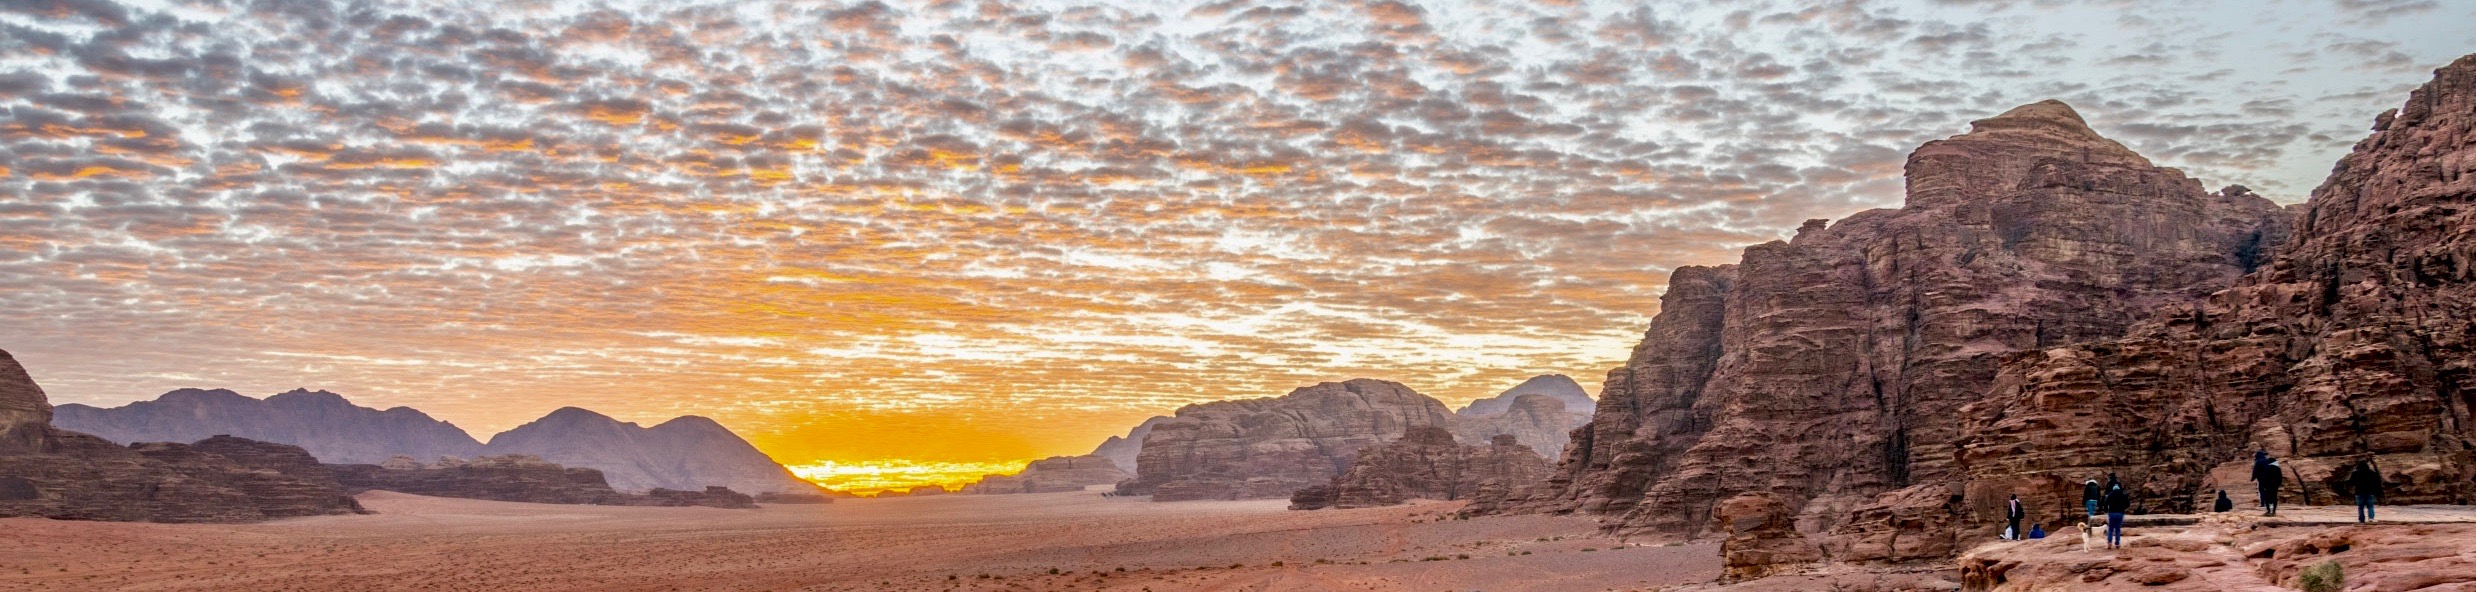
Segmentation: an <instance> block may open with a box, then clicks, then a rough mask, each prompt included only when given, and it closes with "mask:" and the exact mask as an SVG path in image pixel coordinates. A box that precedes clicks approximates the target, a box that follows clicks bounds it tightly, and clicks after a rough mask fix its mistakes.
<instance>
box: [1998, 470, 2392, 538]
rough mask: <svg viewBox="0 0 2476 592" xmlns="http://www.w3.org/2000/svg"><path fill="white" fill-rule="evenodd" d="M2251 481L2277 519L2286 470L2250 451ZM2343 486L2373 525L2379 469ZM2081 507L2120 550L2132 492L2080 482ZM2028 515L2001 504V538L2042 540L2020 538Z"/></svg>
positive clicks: (2227, 506)
mask: <svg viewBox="0 0 2476 592" xmlns="http://www.w3.org/2000/svg"><path fill="white" fill-rule="evenodd" d="M2252 480H2253V482H2254V483H2257V484H2259V485H2260V487H2261V509H2262V514H2261V515H2263V516H2276V515H2278V493H2279V489H2280V488H2281V487H2285V486H2286V483H2287V475H2286V467H2285V466H2284V465H2280V464H2279V462H2278V459H2276V458H2272V457H2270V453H2269V451H2268V450H2267V449H2263V450H2257V451H2254V452H2253V468H2252ZM2347 485H2348V489H2350V490H2351V491H2352V492H2353V493H2354V494H2355V496H2356V521H2357V522H2371V521H2373V519H2374V511H2373V506H2374V505H2375V504H2376V503H2378V502H2379V501H2380V500H2381V493H2382V478H2381V471H2380V469H2377V468H2374V467H2373V461H2372V460H2371V459H2366V460H2363V461H2360V462H2357V463H2356V464H2355V466H2354V468H2353V469H2352V470H2351V471H2350V472H2349V473H2348V475H2347ZM2081 506H2082V509H2083V510H2086V511H2087V512H2088V515H2089V516H2097V515H2099V514H2101V513H2103V514H2105V515H2106V548H2109V549H2120V548H2123V531H2124V514H2126V513H2130V512H2131V511H2132V492H2131V491H2130V490H2128V489H2125V488H2124V485H2123V481H2122V480H2121V479H2118V478H2116V476H2115V474H2114V473H2107V474H2106V484H2105V485H2099V484H2098V480H2096V479H2090V480H2087V481H2084V482H2082V483H2081ZM2211 509H2212V510H2215V511H2219V512H2226V511H2230V510H2233V509H2235V500H2232V499H2229V498H2228V497H2227V490H2224V489H2221V490H2218V500H2217V503H2215V504H2212V507H2211ZM2028 515H2029V513H2028V512H2027V510H2026V509H2024V508H2023V506H2022V504H2021V502H2020V495H2019V494H2013V495H2012V499H2011V500H2010V501H2009V502H2006V503H2005V508H2004V513H2003V517H2004V520H2005V522H2007V523H2009V525H2010V526H2009V527H2008V528H2006V529H2005V530H2004V531H2003V532H2004V538H2009V539H2014V540H2019V539H2023V538H2045V536H2044V535H2045V532H2044V529H2043V528H2039V529H2037V530H2034V531H2031V532H2030V533H2029V534H2028V535H2027V536H2022V535H2021V534H2020V533H2021V530H2020V523H2021V520H2022V519H2024V518H2027V517H2028Z"/></svg>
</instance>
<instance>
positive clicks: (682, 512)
mask: <svg viewBox="0 0 2476 592" xmlns="http://www.w3.org/2000/svg"><path fill="white" fill-rule="evenodd" d="M362 503H363V504H365V505H366V506H368V507H369V508H371V509H373V510H376V511H377V512H378V514H375V515H368V516H329V517H318V518H305V519H294V520H283V521H276V522H270V523H261V524H243V525H167V524H126V523H95V522H65V521H51V520H40V519H7V520H0V548H6V549H9V550H10V552H9V553H7V554H6V555H0V589H7V590H19V589H25V590H298V591H325V590H436V591H455V590H614V591H657V590H751V591H754V590H1126V591H1139V590H1147V589H1148V590H1153V591H1156V592H1167V591H1170V590H1254V591H1275V590H1334V591H1340V590H1353V591H1368V590H1429V591H1432V590H1448V589H1449V590H1491V591H1497V590H1594V591H1595V590H1609V589H1642V588H1651V587H1656V586H1660V585H1665V584H1674V583H1683V582H1693V581H1702V580H1708V579H1710V578H1712V577H1714V576H1716V575H1717V574H1718V572H1719V564H1718V558H1717V554H1716V552H1715V550H1714V549H1713V548H1712V547H1711V546H1708V545H1680V546H1662V545H1658V544H1650V543H1639V544H1636V543H1621V542H1619V541H1616V540H1614V539H1606V538H1600V537H1598V536H1596V535H1594V534H1592V533H1593V532H1594V529H1593V528H1592V525H1591V523H1590V522H1589V521H1588V520H1586V519H1580V518H1569V517H1546V516H1518V517H1497V518H1481V519H1472V520H1452V519H1450V518H1449V517H1447V516H1446V514H1447V513H1449V511H1450V510H1451V509H1453V508H1455V507H1456V506H1455V505H1454V504H1446V503H1430V504H1414V505H1410V506H1400V507H1389V508H1370V509H1361V510H1328V511H1318V512H1291V511H1285V510H1283V509H1282V507H1283V505H1284V504H1286V503H1287V502H1286V501H1280V500H1262V501H1244V502H1184V503H1148V502H1145V501H1142V500H1140V499H1134V498H1103V497H1100V496H1099V495H1098V494H1096V493H1091V492H1078V493H1051V494H1029V495H1008V496H938V497H927V498H889V499H864V500H843V501H839V502H836V503H833V504H828V505H815V506H768V507H765V508H763V509H759V510H753V511H751V510H721V509H710V508H636V507H604V506H566V505H540V504H521V503H505V502H485V501H473V500H459V499H444V498H429V497H420V496H412V495H403V494H396V493H388V492H373V493H370V494H366V495H364V496H363V497H362ZM1052 570H1055V573H1052Z"/></svg>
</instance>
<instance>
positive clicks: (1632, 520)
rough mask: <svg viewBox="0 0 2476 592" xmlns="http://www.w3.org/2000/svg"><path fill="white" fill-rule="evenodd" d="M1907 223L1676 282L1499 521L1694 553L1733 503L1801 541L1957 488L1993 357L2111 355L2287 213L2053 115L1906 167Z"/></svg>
mask: <svg viewBox="0 0 2476 592" xmlns="http://www.w3.org/2000/svg"><path fill="white" fill-rule="evenodd" d="M1907 176H1908V200H1907V203H1906V204H1905V205H1904V206H1903V207H1901V208H1900V209H1897V210H1872V211H1867V212H1861V213H1858V214H1856V215H1853V216H1850V217H1848V218H1846V219H1843V220H1841V221H1839V222H1837V223H1832V224H1825V223H1824V222H1823V221H1821V220H1815V221H1810V222H1808V223H1807V224H1806V225H1804V226H1803V227H1802V228H1800V229H1799V230H1798V231H1797V233H1796V236H1795V238H1793V239H1790V240H1787V241H1774V242H1771V243H1766V244H1762V245H1756V246H1753V247H1750V248H1748V249H1746V252H1745V254H1744V257H1743V259H1742V260H1741V261H1740V262H1739V263H1738V264H1736V265H1731V266H1720V267H1686V268H1680V269H1678V270H1677V271H1676V272H1675V273H1674V274H1673V276H1672V277H1671V279H1670V285H1669V290H1668V292H1667V294H1666V295H1665V296H1663V298H1662V306H1661V310H1660V313H1659V315H1658V316H1656V317H1655V318H1654V319H1653V320H1652V322H1651V326H1650V328H1649V330H1648V331H1646V333H1645V335H1644V339H1643V341H1642V343H1641V345H1640V346H1638V347H1636V348H1635V350H1634V352H1633V355H1632V356H1631V357H1630V358H1629V359H1628V361H1627V362H1626V364H1625V365H1624V366H1623V367H1620V368H1617V369H1615V370H1613V371H1611V372H1610V373H1609V375H1608V380H1607V383H1606V385H1605V386H1604V387H1603V388H1602V390H1601V396H1600V399H1599V401H1598V407H1597V409H1596V411H1595V413H1594V415H1593V418H1592V420H1591V423H1590V425H1588V426H1585V427H1584V428H1582V429H1580V430H1577V431H1576V432H1575V436H1574V437H1575V438H1576V441H1575V442H1574V443H1573V444H1572V445H1570V446H1568V447H1567V451H1566V454H1565V456H1564V458H1563V461H1562V462H1561V464H1560V466H1559V468H1558V472H1557V473H1556V474H1555V475H1553V476H1552V477H1551V478H1550V479H1549V480H1548V481H1547V482H1546V483H1544V484H1542V485H1540V486H1538V487H1535V488H1532V489H1530V490H1527V491H1525V492H1524V493H1523V494H1521V495H1517V496H1514V497H1512V498H1511V499H1507V500H1501V501H1497V502H1492V503H1489V504H1483V505H1481V506H1480V507H1481V508H1483V509H1485V510H1492V511H1538V512H1585V513H1591V514H1602V515H1608V516H1610V517H1611V521H1610V528H1611V530H1614V531H1618V532H1624V533H1635V532H1667V533H1693V532H1699V531H1703V530H1704V529H1707V528H1709V527H1710V526H1711V525H1712V524H1714V523H1715V521H1714V519H1713V518H1714V513H1715V511H1716V510H1717V509H1718V506H1719V505H1720V502H1721V501H1722V500H1724V499H1727V498H1729V497H1730V496H1733V495H1735V494H1737V493H1741V492H1748V491H1761V492H1767V493H1771V494H1774V495H1776V496H1778V498H1779V501H1780V502H1781V503H1782V504H1784V505H1785V506H1786V507H1788V508H1790V509H1791V510H1792V512H1793V514H1794V515H1795V516H1796V521H1797V525H1798V528H1799V529H1800V530H1802V531H1806V532H1819V531H1823V530H1826V529H1830V528H1833V527H1836V526H1839V525H1840V523H1841V522H1844V521H1846V520H1848V517H1849V516H1850V515H1851V513H1852V511H1854V510H1855V509H1856V508H1858V507H1859V506H1863V505H1867V504H1870V503H1872V502H1874V501H1875V499H1876V496H1877V495H1879V494H1883V493H1885V492H1891V491H1895V490H1901V489H1903V488H1909V487H1913V486H1920V485H1924V484H1940V483H1949V482H1951V481H1952V480H1953V479H1955V478H1956V477H1958V476H1959V475H1960V474H1962V470H1963V467H1962V466H1961V465H1960V463H1959V450H1960V442H1961V439H1962V431H1961V430H1962V424H1963V421H1962V419H1961V418H1962V413H1961V411H1962V408H1963V407H1964V406H1965V405H1967V404H1968V403H1970V402H1972V401H1976V400H1978V399H1980V398H1982V397H1984V396H1985V393H1986V392H1987V390H1988V388H1989V387H1990V386H1992V385H1993V384H1994V383H1995V378H1996V374H1997V372H1998V371H1999V369H2000V368H2001V366H2002V362H2003V360H2004V359H2005V358H2006V356H2009V355H2013V354H2017V353H2019V352H2024V351H2035V350H2040V349H2044V348H2051V347H2056V346H2062V345H2070V344H2076V343H2086V342H2092V341H2099V340H2108V339H2114V338H2117V337H2120V336H2122V335H2123V334H2124V333H2125V332H2126V331H2127V330H2128V328H2130V327H2131V326H2132V325H2133V324H2134V323H2135V322H2137V321H2138V320H2139V319H2141V318H2143V317H2144V316H2145V315H2146V314H2148V313H2149V312H2150V311H2153V310H2156V309H2159V308H2164V307H2177V306H2182V305H2183V304H2184V303H2187V302H2190V301H2191V300H2192V299H2194V298H2196V297H2198V296H2200V295H2203V294H2207V293H2209V292H2210V291H2212V290H2214V289H2217V288H2220V287H2224V286H2226V285H2229V284H2230V283H2232V282H2233V281H2234V279H2235V278H2237V277H2239V276H2241V275H2243V274H2245V273H2247V272H2250V271H2253V270H2255V269H2256V268H2258V267H2260V266H2261V265H2262V264H2263V263H2264V262H2265V261H2266V260H2267V250H2268V249H2269V248H2270V247H2272V246H2275V245H2277V244H2279V243H2280V242H2282V241H2283V240H2284V239H2285V237H2286V236H2287V234H2288V233H2289V231H2290V222H2289V220H2290V218H2289V216H2287V215H2286V214H2285V213H2284V212H2283V211H2282V210H2281V209H2280V208H2279V207H2278V206H2276V205H2275V204H2272V203H2270V202H2269V201H2268V200H2266V199H2263V198H2261V197H2258V196H2255V195H2252V194H2251V193H2249V192H2247V191H2242V190H2240V189H2235V188H2230V189H2229V190H2227V191H2222V192H2217V193H2212V192H2208V191H2204V190H2203V189H2202V188H2201V186H2200V184H2199V183H2198V182H2196V181H2193V180H2192V179H2189V178H2186V177H2185V176H2184V175H2183V174H2182V173H2180V172H2177V171H2175V170H2173V169H2166V168H2160V167H2157V166H2153V165H2152V164H2151V163H2150V162H2149V161H2148V160H2147V159H2144V158H2142V157H2141V156H2140V155H2137V154H2134V153H2133V152H2132V151H2131V150H2129V149H2126V148H2124V147H2123V146H2122V145H2120V144H2117V143H2115V142H2114V141H2111V140H2108V139H2106V138H2104V137H2101V136H2099V135H2098V134H2097V133H2096V132H2095V131H2092V130H2091V129H2090V128H2089V127H2088V126H2087V125H2086V124H2085V123H2084V122H2083V121H2082V120H2081V118H2080V116H2079V114H2077V113H2075V112H2074V111H2073V110H2072V109H2071V108H2070V107H2068V106H2065V105H2064V104H2062V103H2058V102H2053V101H2048V102H2041V103H2036V104H2031V105H2025V106H2022V107H2019V108H2016V109H2013V110H2011V111H2008V112H2005V113H2003V114H2001V115H1998V116H1995V117H1992V118H1988V119H1983V120H1979V121H1977V122H1974V123H1973V124H1972V129H1971V131H1970V132H1969V133H1967V134H1962V135H1959V136H1954V137H1952V138H1949V139H1945V140H1940V141H1935V142H1931V143H1928V144H1926V145H1925V146H1924V147H1921V148H1919V149H1918V150H1917V151H1916V152H1914V153H1912V154H1911V155H1910V157H1909V160H1908V168H1907Z"/></svg>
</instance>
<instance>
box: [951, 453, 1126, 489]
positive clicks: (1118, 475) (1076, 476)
mask: <svg viewBox="0 0 2476 592" xmlns="http://www.w3.org/2000/svg"><path fill="white" fill-rule="evenodd" d="M1128 476H1129V475H1127V474H1126V471H1121V470H1118V465H1117V464H1115V463H1112V462H1109V459H1107V458H1102V457H1100V456H1097V455H1089V456H1052V457H1049V458H1044V459H1040V460H1036V461H1032V464H1030V465H1025V466H1024V467H1023V472H1020V473H1015V474H1012V475H989V476H986V477H981V478H980V481H979V482H977V483H973V484H970V485H965V486H963V490H962V491H960V492H958V493H977V494H1000V493H1056V492H1062V491H1083V488H1085V487H1089V486H1093V485H1111V484H1115V483H1117V482H1119V481H1124V480H1126V478H1127V477H1128Z"/></svg>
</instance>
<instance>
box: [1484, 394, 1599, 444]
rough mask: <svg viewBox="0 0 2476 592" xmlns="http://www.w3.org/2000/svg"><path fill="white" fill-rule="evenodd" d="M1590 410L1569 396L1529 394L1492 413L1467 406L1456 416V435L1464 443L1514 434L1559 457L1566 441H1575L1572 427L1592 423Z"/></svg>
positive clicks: (1518, 439) (1520, 439)
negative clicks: (1472, 410) (1576, 404)
mask: <svg viewBox="0 0 2476 592" xmlns="http://www.w3.org/2000/svg"><path fill="white" fill-rule="evenodd" d="M1483 400H1484V399H1483ZM1583 400H1584V401H1588V400H1589V399H1583ZM1473 406H1474V407H1475V405H1473ZM1590 409H1591V408H1590V407H1587V406H1585V407H1574V406H1572V403H1571V402H1570V400H1569V399H1566V398H1563V397H1557V396H1554V395H1543V394H1528V393H1526V394H1522V395H1520V396H1517V397H1515V398H1514V399H1513V401H1512V402H1510V403H1508V404H1506V406H1505V407H1503V408H1500V409H1499V410H1498V411H1496V412H1495V413H1492V414H1487V415H1472V414H1470V409H1468V408H1464V409H1463V410H1462V413H1460V414H1458V415H1456V416H1455V417H1454V422H1453V434H1454V435H1455V436H1458V437H1460V438H1461V440H1462V441H1463V442H1487V441H1491V440H1494V439H1495V438H1496V437H1497V436H1512V437H1513V439H1514V441H1516V442H1520V443H1521V444H1522V445H1523V446H1529V447H1530V449H1531V450H1535V451H1538V453H1539V455H1540V456H1545V457H1548V458H1556V457H1557V455H1560V454H1563V453H1564V451H1565V444H1566V443H1567V442H1569V441H1571V440H1572V433H1573V429H1574V428H1578V427H1582V424H1585V423H1590Z"/></svg>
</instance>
